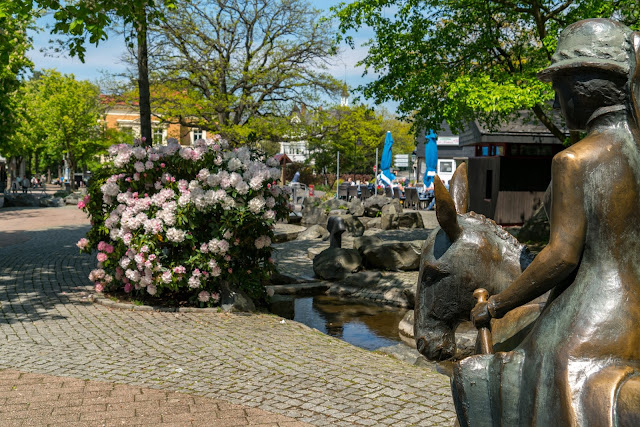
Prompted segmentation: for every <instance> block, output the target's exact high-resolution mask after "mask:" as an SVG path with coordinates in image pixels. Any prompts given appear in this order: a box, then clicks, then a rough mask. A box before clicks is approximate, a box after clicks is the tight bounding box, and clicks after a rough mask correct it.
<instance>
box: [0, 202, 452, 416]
mask: <svg viewBox="0 0 640 427" xmlns="http://www.w3.org/2000/svg"><path fill="white" fill-rule="evenodd" d="M37 211H40V213H39V214H38V213H37ZM29 212H30V213H31V215H24V216H23V218H24V222H25V223H24V224H23V227H22V228H21V230H17V231H16V233H15V234H16V235H20V234H21V233H27V234H26V236H27V237H28V239H26V240H25V239H20V240H17V241H16V242H15V243H13V244H9V245H5V246H4V247H0V425H3V426H4V425H30V424H31V425H44V424H56V425H73V424H72V422H77V423H78V424H79V425H92V424H96V425H109V424H119V425H122V424H125V425H132V424H136V423H137V424H147V425H155V424H157V423H159V422H163V423H169V424H171V423H173V424H176V425H216V426H218V425H243V424H260V423H262V424H267V425H274V426H275V425H302V423H310V424H313V425H394V426H402V425H428V426H431V425H447V426H449V425H451V424H452V422H453V417H454V414H453V407H452V403H451V396H450V391H449V381H448V379H447V378H446V377H444V376H442V375H439V374H437V373H435V372H431V371H428V370H425V369H421V368H417V367H414V366H411V365H408V364H406V363H404V362H402V361H399V360H396V359H394V358H391V357H388V356H386V355H382V354H378V353H372V352H369V351H366V350H363V349H360V348H356V347H354V346H352V345H350V344H347V343H345V342H343V341H340V340H338V339H335V338H332V337H329V336H326V335H323V334H321V333H320V332H318V331H315V330H312V329H310V328H308V327H306V326H304V325H301V324H299V323H296V322H292V321H288V320H287V321H284V322H283V321H282V319H280V318H278V317H276V316H272V315H266V314H255V315H229V314H223V313H157V312H138V311H126V310H110V309H108V308H106V307H104V306H101V305H94V304H92V303H90V302H89V301H88V296H89V295H90V293H91V284H90V283H89V281H88V279H87V275H88V273H89V271H90V270H91V268H92V267H93V265H94V259H93V258H92V257H90V256H88V255H84V254H80V253H79V250H78V249H77V248H76V247H75V243H76V242H77V240H78V239H79V238H80V237H82V236H83V233H85V232H86V230H87V229H88V226H87V225H84V224H82V223H81V221H75V220H73V219H72V218H74V215H75V212H73V211H72V210H71V209H69V208H49V209H42V210H33V211H29ZM65 212H68V213H69V221H68V224H69V225H65V226H60V225H61V224H60V223H59V222H58V221H56V222H50V223H48V222H47V217H52V215H53V214H54V213H55V214H56V215H58V214H64V213H65ZM7 218H8V216H7V215H4V212H3V211H1V210H0V230H3V229H5V228H4V225H5V224H3V222H4V221H7V220H8V219H7ZM29 221H36V224H40V225H39V227H41V228H42V227H47V226H48V225H49V224H51V225H55V226H57V227H54V228H46V229H41V230H34V229H35V228H37V227H36V226H30V225H29V224H30V223H29ZM78 380H90V381H78ZM145 400H147V401H149V402H150V403H147V404H143V403H142V402H143V401H145ZM233 405H240V406H233ZM203 413H204V414H206V415H202V414H203ZM292 423H293V424H292Z"/></svg>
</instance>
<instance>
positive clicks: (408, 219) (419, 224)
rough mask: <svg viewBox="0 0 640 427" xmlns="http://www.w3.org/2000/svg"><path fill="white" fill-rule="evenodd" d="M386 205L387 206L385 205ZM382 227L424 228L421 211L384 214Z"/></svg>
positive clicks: (386, 228) (392, 228) (384, 228)
mask: <svg viewBox="0 0 640 427" xmlns="http://www.w3.org/2000/svg"><path fill="white" fill-rule="evenodd" d="M385 207H386V206H385ZM380 228H381V229H383V230H395V229H398V228H424V222H423V221H422V215H421V214H420V212H402V213H399V214H384V213H383V214H382V216H381V217H380Z"/></svg>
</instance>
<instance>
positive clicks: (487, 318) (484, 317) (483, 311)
mask: <svg viewBox="0 0 640 427" xmlns="http://www.w3.org/2000/svg"><path fill="white" fill-rule="evenodd" d="M471 321H472V322H473V325H474V326H475V327H476V328H482V327H488V326H489V323H490V322H491V313H489V308H488V307H487V303H486V302H479V303H477V304H476V306H475V307H473V310H471Z"/></svg>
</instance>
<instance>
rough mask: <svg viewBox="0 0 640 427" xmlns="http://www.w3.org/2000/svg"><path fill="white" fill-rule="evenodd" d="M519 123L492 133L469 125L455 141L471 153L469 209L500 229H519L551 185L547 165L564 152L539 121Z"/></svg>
mask: <svg viewBox="0 0 640 427" xmlns="http://www.w3.org/2000/svg"><path fill="white" fill-rule="evenodd" d="M523 117H525V116H523ZM523 117H519V118H516V119H514V120H512V121H511V122H509V123H505V124H503V125H502V126H501V127H499V128H497V129H494V130H489V129H488V128H487V127H485V126H483V125H482V124H480V123H478V122H473V123H470V124H469V125H468V126H467V128H466V129H465V131H464V132H463V133H461V134H460V135H459V138H460V145H461V146H464V147H474V155H473V156H469V159H468V173H469V192H470V195H471V200H470V201H469V202H470V203H469V208H470V209H471V210H473V211H475V212H478V213H481V214H483V215H485V216H487V217H489V218H492V219H494V220H495V221H496V222H497V223H499V224H504V225H508V224H522V223H524V222H525V221H526V220H527V219H529V218H530V217H531V216H532V215H533V213H534V212H535V210H536V209H537V208H538V207H539V206H540V205H541V204H542V201H543V199H544V193H545V191H546V189H547V187H548V185H549V182H550V181H551V159H552V158H553V156H554V155H555V154H557V153H558V152H560V151H562V149H563V148H564V146H563V144H562V141H560V140H559V139H557V138H556V137H555V136H553V134H551V132H549V130H548V129H547V128H546V127H545V126H544V125H543V124H542V123H540V122H539V121H538V120H537V119H529V118H523Z"/></svg>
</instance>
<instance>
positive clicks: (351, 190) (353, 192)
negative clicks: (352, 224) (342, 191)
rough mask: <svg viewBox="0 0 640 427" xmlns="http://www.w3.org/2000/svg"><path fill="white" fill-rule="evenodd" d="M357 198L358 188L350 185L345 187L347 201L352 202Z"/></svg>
mask: <svg viewBox="0 0 640 427" xmlns="http://www.w3.org/2000/svg"><path fill="white" fill-rule="evenodd" d="M357 197H358V186H356V185H350V186H349V187H347V200H352V199H354V198H357Z"/></svg>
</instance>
